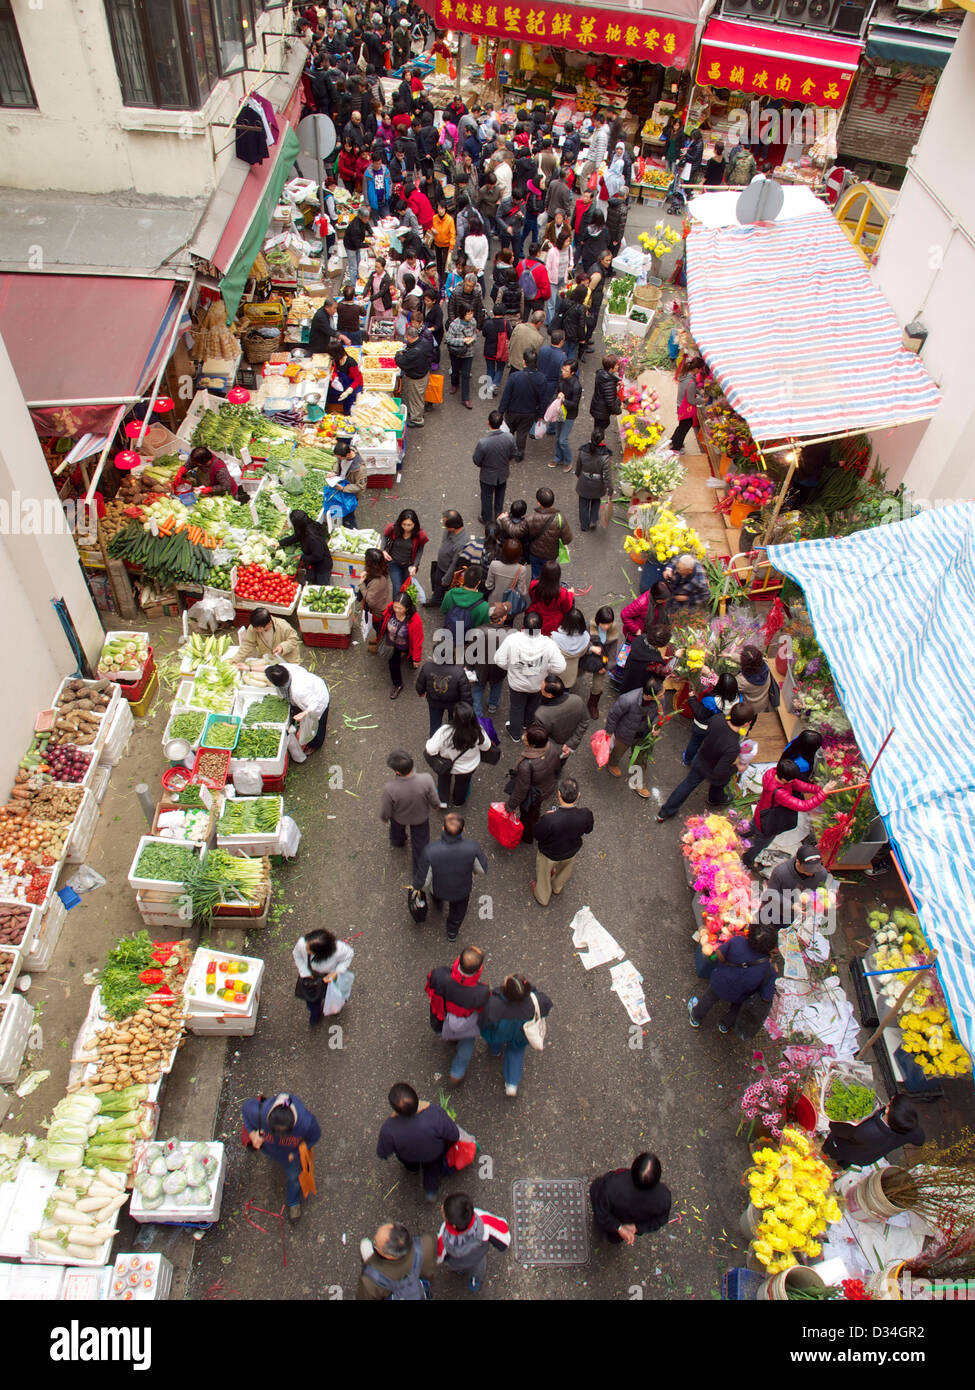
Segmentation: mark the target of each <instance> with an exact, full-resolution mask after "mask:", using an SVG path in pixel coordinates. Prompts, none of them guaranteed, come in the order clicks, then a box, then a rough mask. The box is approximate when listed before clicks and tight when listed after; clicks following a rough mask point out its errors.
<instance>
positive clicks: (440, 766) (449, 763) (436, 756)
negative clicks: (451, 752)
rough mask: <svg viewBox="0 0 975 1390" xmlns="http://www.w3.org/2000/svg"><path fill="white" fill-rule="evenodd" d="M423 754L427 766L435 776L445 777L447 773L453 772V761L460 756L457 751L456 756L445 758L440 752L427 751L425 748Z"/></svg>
mask: <svg viewBox="0 0 975 1390" xmlns="http://www.w3.org/2000/svg"><path fill="white" fill-rule="evenodd" d="M423 756H424V757H425V758H426V760H427V766H428V767H429V768H430V771H431V772H432V773H434V775H435V776H437V777H446V776H448V774H449V773H451V772H453V770H454V763H455V762H456V761H457V758H459V757H460V754H459V753H458V754H457V755H456V757H453V758H445V757H444V755H443V754H442V753H428V752H427V751H426V749H424V751H423Z"/></svg>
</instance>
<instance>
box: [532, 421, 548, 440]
mask: <svg viewBox="0 0 975 1390" xmlns="http://www.w3.org/2000/svg"><path fill="white" fill-rule="evenodd" d="M547 433H548V425H546V423H545V421H544V420H536V421H535V423H534V425H533V426H532V434H533V435H534V436H535V438H536V439H544V438H545V436H546V434H547Z"/></svg>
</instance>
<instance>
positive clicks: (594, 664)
mask: <svg viewBox="0 0 975 1390" xmlns="http://www.w3.org/2000/svg"><path fill="white" fill-rule="evenodd" d="M608 665H609V662H608V661H607V659H606V658H605V657H604V656H601V655H600V654H599V652H586V654H585V656H584V657H583V658H582V660H581V661H580V662H579V670H580V671H586V672H588V673H589V674H591V675H593V676H596V675H598V674H599V672H600V671H605V670H606V668H607V666H608Z"/></svg>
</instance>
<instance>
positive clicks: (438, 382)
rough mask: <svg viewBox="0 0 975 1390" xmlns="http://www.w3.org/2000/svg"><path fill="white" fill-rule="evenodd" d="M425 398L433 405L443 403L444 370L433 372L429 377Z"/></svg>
mask: <svg viewBox="0 0 975 1390" xmlns="http://www.w3.org/2000/svg"><path fill="white" fill-rule="evenodd" d="M423 399H424V401H429V403H430V404H431V405H443V372H431V373H430V375H429V376H428V377H427V389H426V391H425V393H424V396H423Z"/></svg>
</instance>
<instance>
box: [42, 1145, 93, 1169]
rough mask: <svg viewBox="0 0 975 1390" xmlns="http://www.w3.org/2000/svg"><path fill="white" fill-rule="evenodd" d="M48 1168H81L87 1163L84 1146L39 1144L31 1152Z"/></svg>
mask: <svg viewBox="0 0 975 1390" xmlns="http://www.w3.org/2000/svg"><path fill="white" fill-rule="evenodd" d="M31 1158H36V1159H37V1160H38V1161H39V1162H40V1163H43V1164H44V1166H45V1167H46V1168H81V1167H82V1166H83V1164H84V1161H85V1148H84V1145H83V1144H64V1143H58V1142H48V1143H47V1144H38V1145H36V1147H35V1148H34V1149H33V1150H32V1152H31Z"/></svg>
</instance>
